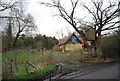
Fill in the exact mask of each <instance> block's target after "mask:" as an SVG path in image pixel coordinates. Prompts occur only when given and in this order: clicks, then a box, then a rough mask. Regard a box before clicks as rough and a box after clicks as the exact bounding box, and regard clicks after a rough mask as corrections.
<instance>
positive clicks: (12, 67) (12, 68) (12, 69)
mask: <svg viewBox="0 0 120 81" xmlns="http://www.w3.org/2000/svg"><path fill="white" fill-rule="evenodd" d="M13 71H14V63H13V60H11V73H12V76H13Z"/></svg>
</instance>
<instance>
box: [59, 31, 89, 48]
mask: <svg viewBox="0 0 120 81" xmlns="http://www.w3.org/2000/svg"><path fill="white" fill-rule="evenodd" d="M73 35H74V36H75V37H76V38H77V36H76V35H75V34H74V33H72V34H70V35H69V36H67V37H64V38H63V39H62V40H61V41H60V42H59V43H58V46H60V45H64V44H66V43H67V41H69V39H70V38H71V37H72V36H73ZM77 39H78V40H79V42H81V43H82V44H84V43H86V44H88V45H91V42H90V41H85V40H83V39H82V38H77Z"/></svg>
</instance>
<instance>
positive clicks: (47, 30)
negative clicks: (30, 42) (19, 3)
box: [27, 0, 108, 37]
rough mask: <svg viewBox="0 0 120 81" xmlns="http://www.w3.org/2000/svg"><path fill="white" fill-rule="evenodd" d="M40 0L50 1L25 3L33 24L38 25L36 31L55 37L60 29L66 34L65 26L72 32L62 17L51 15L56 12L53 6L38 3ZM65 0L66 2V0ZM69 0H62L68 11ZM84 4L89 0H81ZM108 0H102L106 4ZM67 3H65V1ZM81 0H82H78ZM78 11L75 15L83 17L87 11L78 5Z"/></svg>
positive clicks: (87, 18) (30, 0) (37, 0)
mask: <svg viewBox="0 0 120 81" xmlns="http://www.w3.org/2000/svg"><path fill="white" fill-rule="evenodd" d="M40 1H50V0H28V5H27V13H30V14H31V15H32V16H33V17H34V20H35V24H36V25H37V27H38V30H37V33H40V34H42V35H47V36H52V37H54V36H55V37H57V34H56V32H57V31H60V30H61V29H63V30H64V32H65V35H67V31H66V30H65V29H66V27H68V29H69V30H70V31H71V32H73V31H74V29H73V28H72V27H71V25H70V24H68V23H67V22H66V21H65V20H64V19H63V18H61V17H59V16H55V17H53V15H56V14H57V12H56V10H55V8H49V7H46V6H44V5H40V4H39V2H40ZM66 1H67V2H66ZM68 1H69V0H63V4H64V5H65V6H66V5H67V6H68V11H70V10H69V9H70V8H69V7H70V5H69V4H70V3H68ZM83 1H84V3H85V4H87V5H89V7H91V5H90V2H89V1H90V0H83ZM107 1H108V0H104V3H105V5H107V3H108V2H107ZM65 2H66V3H67V4H66V3H65ZM80 2H82V1H80ZM76 11H77V12H78V11H79V12H78V13H76V15H77V17H80V18H83V17H85V16H86V15H87V14H88V13H87V12H86V11H85V9H83V8H81V7H80V5H79V7H78V9H76ZM88 16H89V15H87V17H86V19H85V20H87V21H90V20H89V19H90V17H88Z"/></svg>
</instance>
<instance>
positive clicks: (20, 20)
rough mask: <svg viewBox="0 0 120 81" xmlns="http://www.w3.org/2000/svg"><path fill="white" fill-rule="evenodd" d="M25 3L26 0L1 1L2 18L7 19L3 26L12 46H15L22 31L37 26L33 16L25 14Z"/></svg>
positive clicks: (0, 11) (0, 14)
mask: <svg viewBox="0 0 120 81" xmlns="http://www.w3.org/2000/svg"><path fill="white" fill-rule="evenodd" d="M23 3H24V1H19V0H18V1H17V0H15V1H10V2H6V1H3V2H0V19H1V21H5V22H3V23H4V26H5V27H3V28H4V30H5V32H6V34H7V35H8V36H7V37H8V39H10V41H9V42H10V43H11V47H14V45H15V43H16V41H17V39H18V38H19V36H20V34H21V33H22V32H24V31H25V30H27V31H29V30H32V29H35V28H36V26H35V24H34V19H33V17H32V16H31V15H30V14H27V15H25V13H24V10H25V9H24V5H23ZM13 37H14V39H13Z"/></svg>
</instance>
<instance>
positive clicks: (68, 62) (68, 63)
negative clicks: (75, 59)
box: [64, 61, 73, 65]
mask: <svg viewBox="0 0 120 81" xmlns="http://www.w3.org/2000/svg"><path fill="white" fill-rule="evenodd" d="M64 64H67V65H70V64H73V63H72V62H70V61H67V62H64Z"/></svg>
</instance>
